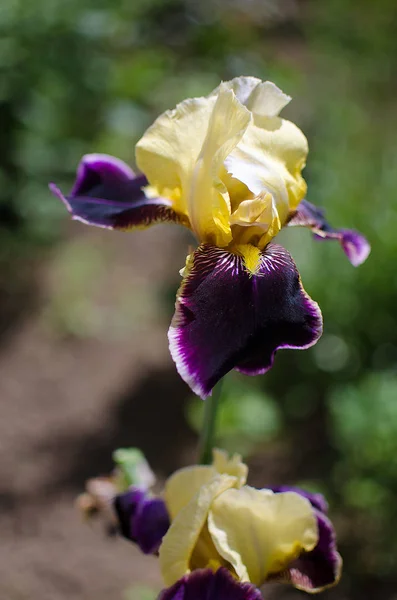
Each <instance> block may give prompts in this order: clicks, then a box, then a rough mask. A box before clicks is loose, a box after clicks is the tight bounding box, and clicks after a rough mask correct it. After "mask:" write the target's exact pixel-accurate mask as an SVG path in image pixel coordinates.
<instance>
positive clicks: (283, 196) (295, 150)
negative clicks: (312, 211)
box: [225, 77, 308, 248]
mask: <svg viewBox="0 0 397 600" xmlns="http://www.w3.org/2000/svg"><path fill="white" fill-rule="evenodd" d="M225 85H228V86H230V87H231V89H233V90H234V91H235V93H236V96H237V98H239V100H240V101H241V102H242V103H243V104H245V105H246V106H247V108H249V110H251V111H252V114H253V120H252V122H251V123H250V125H249V126H248V128H247V130H246V132H245V134H244V136H243V139H242V140H241V142H239V144H238V145H237V147H236V148H235V149H234V150H233V151H232V152H231V153H230V155H229V156H228V157H227V158H226V160H225V167H226V170H227V172H228V174H229V176H231V177H232V179H229V180H228V186H229V187H230V190H231V204H232V207H233V210H234V211H235V213H232V223H233V222H234V223H236V224H237V225H238V227H242V226H248V225H249V223H248V222H247V223H245V222H244V220H245V218H246V215H247V209H249V210H248V212H249V213H250V214H251V213H252V200H256V199H259V200H260V202H259V203H258V202H255V212H257V214H255V215H254V220H253V222H252V224H253V225H255V226H256V230H255V231H253V236H255V238H258V235H259V239H255V242H253V243H255V244H256V245H259V247H260V248H264V247H265V245H266V244H267V243H269V241H270V240H271V239H272V237H274V236H275V235H276V234H277V233H278V232H279V231H280V229H281V227H282V226H283V225H284V223H285V222H286V221H287V218H288V215H289V212H290V211H291V210H294V209H295V208H296V207H297V206H298V204H299V202H300V201H301V200H302V198H304V195H305V193H306V183H305V181H304V179H303V178H302V176H301V171H302V169H303V168H304V166H305V164H306V158H307V153H308V144H307V140H306V137H305V136H304V135H303V133H302V131H301V130H300V129H299V128H298V127H297V126H296V125H294V124H293V123H291V122H290V121H287V120H285V119H281V118H280V117H278V114H279V112H280V110H281V109H282V108H283V107H284V106H285V105H286V104H287V103H288V102H289V101H290V97H289V96H287V95H286V94H284V93H283V92H282V91H281V90H280V89H279V88H277V86H275V85H274V84H273V83H271V82H268V81H266V82H263V83H262V82H260V81H259V80H257V79H255V78H245V77H241V78H236V79H234V80H232V81H230V82H228V83H227V84H225ZM234 181H237V182H239V184H240V186H236V184H235V183H233V182H234ZM232 183H233V185H231V184H232ZM241 184H244V186H245V187H246V188H247V190H248V191H249V193H250V195H248V196H246V197H245V198H241V191H242V188H241ZM235 194H236V197H234V195H235ZM241 200H245V201H246V202H247V201H248V203H249V206H247V207H244V215H242V214H241V213H242V210H241V209H240V210H239V201H241ZM257 208H258V209H260V210H258V211H257ZM241 217H243V222H241ZM237 235H240V233H239V232H238V231H237ZM247 235H248V234H247V232H244V236H245V238H244V239H245V243H247V242H250V240H249V239H247Z"/></svg>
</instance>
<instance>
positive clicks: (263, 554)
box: [115, 450, 342, 600]
mask: <svg viewBox="0 0 397 600" xmlns="http://www.w3.org/2000/svg"><path fill="white" fill-rule="evenodd" d="M247 474H248V468H247V466H246V465H245V464H244V463H243V462H241V458H240V456H239V455H234V456H233V457H232V458H230V459H229V457H228V456H227V454H226V453H225V452H223V451H220V450H214V460H213V464H212V465H210V466H203V465H195V466H192V467H187V468H185V469H181V470H179V471H176V473H174V474H173V475H172V476H171V477H170V478H169V479H168V480H167V482H166V485H165V489H164V494H163V496H162V497H153V496H151V495H150V493H149V492H148V491H146V490H142V489H139V488H136V487H131V488H130V489H129V490H128V491H126V492H125V493H123V494H119V495H118V496H117V497H116V499H115V508H116V512H117V515H118V519H119V523H120V528H121V532H122V533H123V534H124V536H125V537H127V538H128V539H130V540H131V541H133V542H135V543H137V544H138V545H139V547H140V548H141V549H142V550H143V551H145V552H148V551H149V552H151V553H154V554H158V556H159V561H160V567H161V571H162V575H163V579H164V582H165V584H166V586H169V588H168V589H167V590H166V591H165V592H164V593H163V599H164V600H165V599H167V600H171V599H172V598H174V597H175V598H180V594H178V590H179V592H181V590H182V591H183V593H184V594H185V593H186V597H187V598H190V597H191V598H192V600H197V599H198V598H204V597H205V598H211V599H212V597H213V598H214V600H215V598H222V597H223V596H224V597H225V599H226V597H228V598H231V599H232V600H237V599H238V598H241V599H242V598H245V597H246V598H252V599H254V598H257V597H258V596H257V591H256V588H258V587H260V586H262V585H263V584H265V583H268V582H274V581H279V582H285V583H291V584H292V585H294V586H295V587H297V588H299V589H302V590H304V591H307V592H311V593H315V592H319V591H322V590H323V589H325V588H327V587H329V586H332V585H335V584H336V583H337V582H338V580H339V578H340V574H341V568H342V560H341V557H340V555H339V554H338V552H337V548H336V539H335V533H334V530H333V527H332V524H331V522H330V520H329V519H328V517H327V516H326V512H327V503H326V502H325V500H324V498H323V496H321V495H320V494H311V493H308V492H305V491H303V490H300V489H297V488H288V487H281V488H272V489H256V488H253V487H250V486H248V485H246V479H247ZM149 549H152V550H149ZM200 582H201V583H200ZM237 584H238V585H237ZM196 586H198V587H196ZM200 586H201V588H202V589H203V588H204V589H205V588H206V587H207V588H208V587H209V588H210V589H212V588H213V586H215V589H218V586H220V587H219V589H218V596H217V595H216V594H214V595H213V596H212V595H211V594H209V595H208V594H207V593H203V592H202V593H201V595H200V594H199V593H198V592H197V593H196V592H195V590H199V589H200ZM229 587H230V596H228V595H227V594H226V593H225V594H223V593H222V590H223V589H225V590H226V589H228V588H229ZM207 592H208V590H207ZM245 594H247V596H246V595H245ZM259 597H260V596H259Z"/></svg>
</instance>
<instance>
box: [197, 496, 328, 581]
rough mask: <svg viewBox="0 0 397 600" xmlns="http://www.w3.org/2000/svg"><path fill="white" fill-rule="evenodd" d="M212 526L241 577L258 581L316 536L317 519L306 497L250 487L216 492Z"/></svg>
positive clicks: (223, 552)
mask: <svg viewBox="0 0 397 600" xmlns="http://www.w3.org/2000/svg"><path fill="white" fill-rule="evenodd" d="M208 528H209V532H210V534H211V536H212V539H213V541H214V544H215V546H216V548H217V550H218V552H219V554H220V555H221V556H222V557H223V558H224V559H225V560H226V561H228V562H229V563H230V564H231V565H232V566H233V567H234V569H235V571H236V573H237V576H238V577H239V579H240V580H241V581H251V582H252V583H254V584H255V585H257V586H260V585H262V584H263V583H264V582H265V580H266V578H267V577H268V576H269V575H270V574H272V573H278V572H280V571H282V570H283V569H284V568H285V567H286V566H287V565H288V564H289V563H290V562H291V561H292V560H294V559H295V558H296V557H297V556H299V555H300V554H301V552H302V551H310V550H312V549H313V548H314V547H315V546H316V544H317V541H318V529H317V521H316V518H315V515H314V512H313V509H312V507H311V505H310V502H309V501H308V500H306V498H303V497H302V496H300V495H298V494H295V493H294V492H285V493H281V494H274V493H273V492H271V491H270V490H256V489H254V488H251V487H248V486H245V487H243V488H242V489H240V490H236V489H229V490H227V491H225V492H224V493H223V494H221V495H218V497H217V498H216V499H215V500H214V501H213V503H212V505H211V510H210V512H209V515H208Z"/></svg>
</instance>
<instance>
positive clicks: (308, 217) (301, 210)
mask: <svg viewBox="0 0 397 600" xmlns="http://www.w3.org/2000/svg"><path fill="white" fill-rule="evenodd" d="M288 225H289V226H300V227H309V228H310V229H311V230H312V231H313V233H314V237H315V238H316V239H321V240H338V241H339V242H340V244H341V246H342V248H343V251H344V253H345V254H346V256H347V258H348V259H349V260H350V262H351V263H352V265H353V266H354V267H358V266H359V265H361V263H363V262H364V261H365V260H366V259H367V258H368V255H369V253H370V251H371V246H370V245H369V243H368V241H367V240H366V239H365V237H364V236H363V235H361V233H359V232H358V231H354V230H353V229H334V228H333V227H331V226H330V225H329V224H328V223H327V221H326V220H325V217H324V211H323V210H322V209H320V208H317V207H316V206H314V204H311V203H310V202H308V201H307V200H302V202H301V203H300V204H299V206H298V209H297V211H296V213H294V215H293V216H292V218H291V219H290V221H289V223H288Z"/></svg>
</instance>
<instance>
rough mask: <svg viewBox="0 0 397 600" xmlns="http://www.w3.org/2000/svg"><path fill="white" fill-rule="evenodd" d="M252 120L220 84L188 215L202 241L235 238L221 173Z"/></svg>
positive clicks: (218, 242)
mask: <svg viewBox="0 0 397 600" xmlns="http://www.w3.org/2000/svg"><path fill="white" fill-rule="evenodd" d="M250 121H251V115H250V112H249V111H248V110H247V109H246V108H244V106H243V105H242V104H241V103H240V102H239V101H238V100H237V98H236V96H235V95H234V93H233V92H232V91H231V90H228V89H227V88H226V86H223V85H221V86H220V88H219V93H218V96H217V99H216V103H215V106H214V109H213V111H212V114H211V118H210V120H209V124H208V131H207V135H206V138H205V140H204V142H203V147H202V149H201V152H200V154H199V156H198V157H197V161H196V163H195V165H194V170H193V172H192V176H191V182H190V191H189V196H188V215H189V219H190V222H191V225H192V229H193V231H194V232H195V233H196V235H197V238H198V239H199V240H200V241H203V242H209V243H213V244H215V245H217V246H221V247H225V246H227V245H228V244H229V243H230V242H231V240H232V233H231V228H230V222H229V221H230V211H231V208H230V199H229V194H228V191H227V188H226V186H225V184H224V183H223V182H222V180H221V178H220V175H221V173H222V171H223V163H224V160H225V158H226V157H227V156H228V155H229V154H230V152H231V151H232V150H233V148H235V146H236V145H237V143H238V142H239V141H240V140H241V138H242V137H243V135H244V132H245V130H246V129H247V127H248V124H249V123H250Z"/></svg>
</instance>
